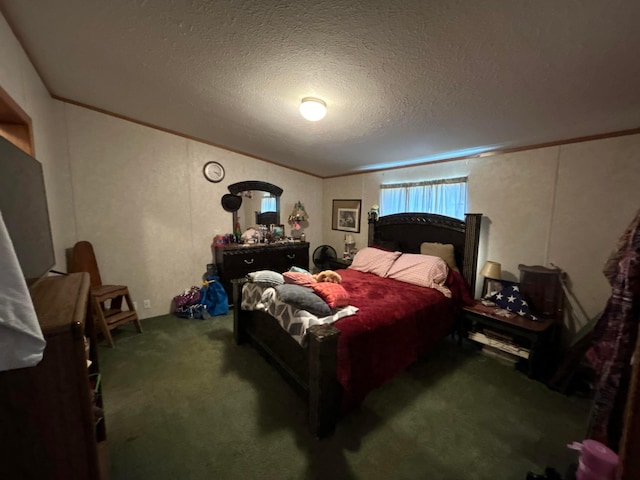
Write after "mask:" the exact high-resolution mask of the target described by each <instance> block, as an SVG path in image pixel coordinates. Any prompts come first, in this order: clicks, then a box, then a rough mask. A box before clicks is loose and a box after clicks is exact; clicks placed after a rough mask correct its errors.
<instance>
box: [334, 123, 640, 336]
mask: <svg viewBox="0 0 640 480" xmlns="http://www.w3.org/2000/svg"><path fill="white" fill-rule="evenodd" d="M458 176H468V178H469V180H468V181H469V184H468V187H469V208H468V211H469V212H474V213H482V214H483V215H484V217H483V224H482V231H481V243H480V253H479V257H480V258H479V265H480V266H482V265H483V264H484V261H485V260H487V259H490V260H494V261H498V262H500V263H501V264H502V268H503V277H504V278H505V279H512V280H517V278H518V276H519V272H518V264H521V263H522V264H525V265H546V266H549V265H550V264H555V265H557V266H559V267H560V268H562V269H563V270H564V271H565V272H567V274H568V280H569V284H570V288H571V291H572V292H573V293H574V294H575V296H576V297H577V299H578V301H579V303H580V304H581V306H582V307H583V308H584V310H585V311H586V314H587V317H588V318H592V317H594V316H596V315H597V314H598V313H599V312H601V311H602V310H603V308H604V305H605V304H606V301H607V299H608V297H609V293H610V290H609V286H608V284H607V282H606V280H605V279H604V276H603V275H602V273H601V271H602V267H603V266H604V263H605V261H606V259H607V257H608V255H609V254H610V252H611V251H612V250H613V249H614V247H615V245H616V242H617V239H618V238H619V236H620V235H621V234H622V232H623V231H624V230H625V228H626V227H627V226H628V224H629V223H630V222H631V220H632V218H633V217H634V215H635V212H636V211H637V210H638V208H640V188H638V185H640V135H632V136H625V137H616V138H609V139H605V140H595V141H590V142H583V143H577V144H569V145H564V146H559V147H548V148H541V149H535V150H529V151H525V152H519V153H513V154H504V155H496V156H490V157H484V158H474V159H468V160H459V161H453V162H445V163H438V164H433V165H424V166H419V167H410V168H402V169H396V170H387V171H381V172H372V173H366V174H359V175H352V176H345V177H340V178H333V179H327V180H325V181H324V188H323V191H324V201H323V202H324V203H323V205H324V207H323V210H324V214H325V225H327V234H326V235H325V241H326V242H327V243H329V244H330V245H333V246H334V248H336V250H337V251H338V252H341V251H342V249H343V240H344V232H338V231H333V230H330V228H331V223H330V222H331V202H332V199H334V198H362V199H363V202H362V204H363V213H362V221H363V227H366V212H367V211H368V210H369V208H370V207H371V205H373V204H374V203H379V198H378V190H379V185H381V184H383V183H396V182H404V181H420V180H430V179H436V178H448V177H458ZM356 238H357V246H358V247H359V248H362V247H363V246H365V245H366V242H367V237H366V228H363V229H362V230H361V233H360V234H359V235H357V236H356ZM478 283H479V284H481V282H478ZM477 293H479V292H477ZM579 326H580V325H579V324H576V322H575V321H574V320H570V325H569V327H570V329H571V330H572V331H573V330H576V329H577V328H579Z"/></svg>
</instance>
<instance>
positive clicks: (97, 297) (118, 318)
mask: <svg viewBox="0 0 640 480" xmlns="http://www.w3.org/2000/svg"><path fill="white" fill-rule="evenodd" d="M69 271H70V272H72V273H76V272H87V273H88V274H89V277H90V279H91V309H92V311H93V317H94V318H95V319H96V323H97V327H98V328H99V329H100V332H101V333H102V335H103V336H104V338H105V339H106V340H107V343H108V344H109V346H110V347H113V338H112V337H111V330H113V329H114V328H116V327H119V326H120V325H124V324H126V323H129V322H133V323H134V325H135V327H136V330H137V331H138V333H142V325H141V324H140V319H139V318H138V314H137V312H136V310H135V308H134V306H133V302H132V301H131V295H129V288H128V287H127V286H126V285H103V284H102V278H101V276H100V270H99V269H98V262H97V261H96V256H95V253H94V251H93V245H91V243H90V242H87V241H81V242H77V243H76V244H75V245H74V246H73V253H72V259H71V267H70V269H69ZM123 300H124V301H125V302H126V304H127V308H125V309H123V308H122V307H123V305H122V302H123Z"/></svg>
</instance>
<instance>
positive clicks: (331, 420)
mask: <svg viewBox="0 0 640 480" xmlns="http://www.w3.org/2000/svg"><path fill="white" fill-rule="evenodd" d="M481 218H482V214H475V213H471V214H467V215H466V219H465V221H461V220H458V219H455V218H451V217H445V216H442V215H434V214H428V213H400V214H395V215H388V216H385V217H380V218H379V219H378V220H369V245H384V244H385V243H386V244H389V243H388V242H394V245H395V248H396V249H398V250H400V251H402V252H404V253H420V244H421V243H422V242H440V243H450V244H453V245H454V247H455V255H456V261H457V264H458V266H459V268H460V271H461V273H462V275H463V277H464V278H465V280H466V281H467V283H468V284H469V286H470V287H471V292H473V291H474V289H475V277H476V268H477V261H478V242H479V237H480V222H481ZM232 282H233V302H234V304H235V305H236V308H235V309H234V314H233V317H234V338H235V341H236V343H237V344H238V345H239V344H242V343H245V342H250V343H251V344H252V345H253V346H254V347H255V348H256V349H258V350H259V351H260V352H261V353H262V354H264V355H265V356H266V358H267V360H269V361H270V362H271V363H273V364H274V365H275V366H276V367H277V368H278V369H279V370H280V372H281V373H282V374H283V375H284V377H285V379H287V380H288V381H289V383H290V384H291V385H292V386H293V387H294V388H295V389H296V390H297V391H298V392H299V393H300V394H301V395H302V396H303V397H305V398H306V399H307V400H308V404H309V423H310V428H311V431H312V433H313V434H314V435H316V436H317V437H323V436H326V435H329V434H331V433H332V432H333V430H334V429H335V426H336V423H337V421H338V419H339V417H340V413H341V412H340V406H341V395H342V387H341V386H340V384H339V382H338V380H337V377H336V371H337V358H338V354H337V351H338V336H339V335H340V330H338V329H337V328H335V327H334V326H332V325H315V326H312V327H310V328H309V330H308V345H307V347H302V346H300V344H299V343H297V342H296V341H295V340H294V339H293V338H292V337H291V336H290V335H289V334H288V333H287V332H286V331H285V330H284V329H283V328H282V327H281V325H280V324H279V323H278V321H277V320H276V319H275V318H273V317H272V316H271V315H269V314H267V313H266V312H262V311H246V310H242V309H241V308H240V307H239V306H240V304H241V295H242V285H243V284H244V283H245V280H243V279H238V280H234V281H232Z"/></svg>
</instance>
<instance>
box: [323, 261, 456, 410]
mask: <svg viewBox="0 0 640 480" xmlns="http://www.w3.org/2000/svg"><path fill="white" fill-rule="evenodd" d="M339 273H340V275H341V276H342V285H343V287H344V288H345V289H346V290H347V292H348V293H349V296H350V303H351V304H352V305H355V306H357V307H358V309H359V310H358V313H357V314H356V315H353V316H350V317H346V318H343V319H340V320H338V321H336V322H335V323H334V326H335V327H336V328H338V329H339V330H340V331H341V332H342V333H341V335H340V337H339V340H338V372H337V374H338V381H339V382H340V384H341V385H342V387H343V390H344V395H343V410H344V411H347V410H349V409H351V408H352V407H354V406H356V405H358V404H360V403H361V402H362V401H363V400H364V398H365V396H366V395H367V394H368V393H369V392H371V391H372V390H374V389H375V388H378V387H380V386H381V385H383V384H384V383H386V382H387V381H389V380H390V379H391V378H393V377H394V376H395V375H397V374H398V373H400V372H401V371H403V370H404V369H406V368H407V367H408V366H409V365H410V364H411V363H413V362H414V361H415V360H416V359H417V358H418V357H419V356H421V355H422V354H424V353H425V352H426V351H427V350H428V349H429V348H430V347H431V346H432V345H433V344H435V343H436V342H437V341H438V340H440V339H442V338H443V337H445V336H446V335H447V333H448V332H449V331H450V330H451V328H452V326H453V323H454V319H455V315H456V312H457V309H458V305H457V303H456V298H455V297H456V295H455V291H454V290H453V289H452V291H454V299H453V300H452V299H449V298H446V297H445V296H444V295H443V294H442V293H441V292H439V291H438V290H435V289H432V288H426V287H420V286H417V285H412V284H408V283H405V282H401V281H397V280H393V279H389V278H382V277H379V276H377V275H374V274H371V273H362V272H359V271H356V270H351V269H346V270H339Z"/></svg>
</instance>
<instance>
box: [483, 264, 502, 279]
mask: <svg viewBox="0 0 640 480" xmlns="http://www.w3.org/2000/svg"><path fill="white" fill-rule="evenodd" d="M480 275H482V276H483V277H485V278H495V279H500V278H502V265H500V264H499V263H498V262H491V261H488V260H487V262H486V263H485V264H484V267H482V270H481V271H480Z"/></svg>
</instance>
